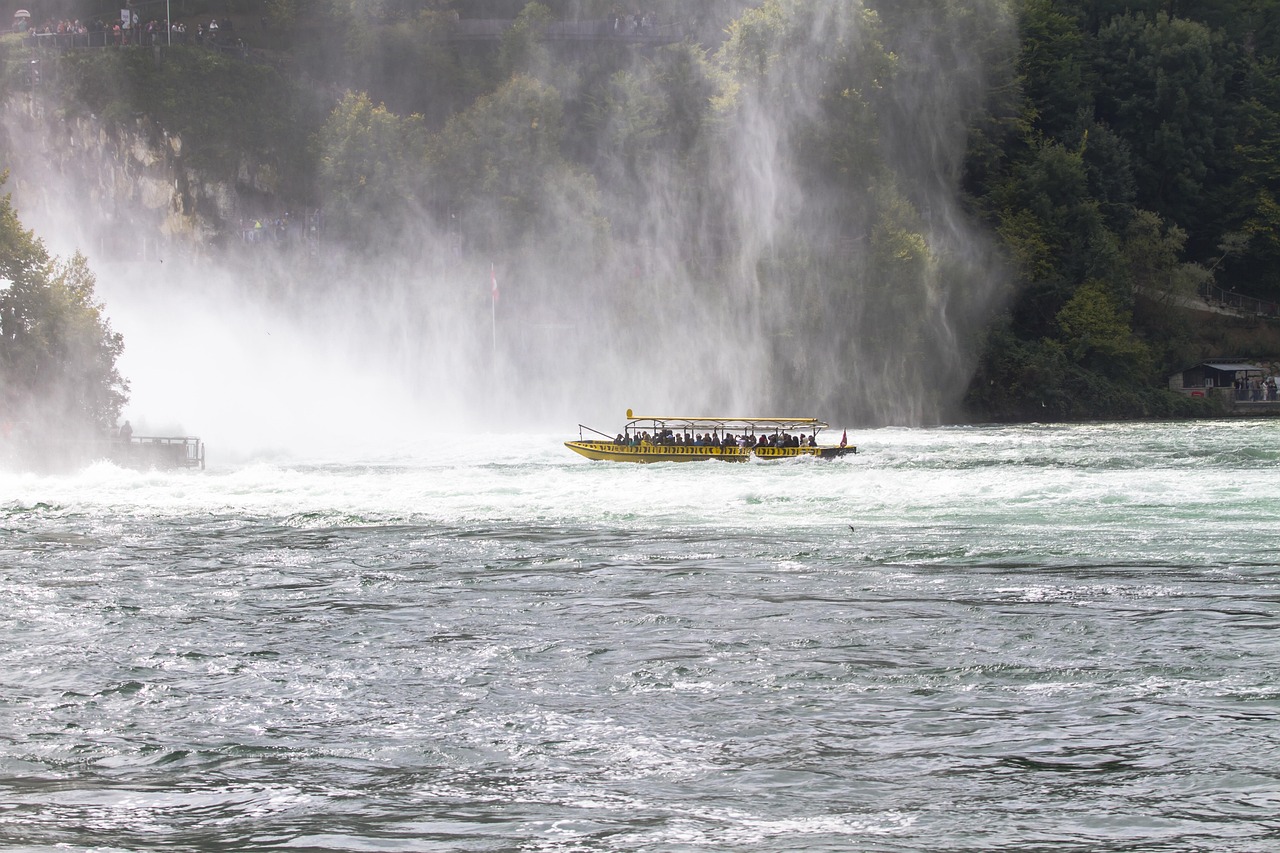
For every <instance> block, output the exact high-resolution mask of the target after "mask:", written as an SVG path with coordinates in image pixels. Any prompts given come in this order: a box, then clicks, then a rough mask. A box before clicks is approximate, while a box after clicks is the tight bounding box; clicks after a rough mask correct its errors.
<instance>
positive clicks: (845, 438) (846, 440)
mask: <svg viewBox="0 0 1280 853" xmlns="http://www.w3.org/2000/svg"><path fill="white" fill-rule="evenodd" d="M848 444H849V431H848V430H845V431H844V435H842V436H840V446H841V447H847V446H848Z"/></svg>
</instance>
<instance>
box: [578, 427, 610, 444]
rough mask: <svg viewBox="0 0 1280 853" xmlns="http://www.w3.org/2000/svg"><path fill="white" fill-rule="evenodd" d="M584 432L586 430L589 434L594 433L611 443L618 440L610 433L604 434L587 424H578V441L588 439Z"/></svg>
mask: <svg viewBox="0 0 1280 853" xmlns="http://www.w3.org/2000/svg"><path fill="white" fill-rule="evenodd" d="M583 430H586V431H587V432H594V433H595V434H596V435H598V436H600V437H602V438H607V439H609V441H614V440H616V439H617V436H613V435H609V434H608V433H603V432H601V431H600V430H598V429H593V428H592V427H589V426H587V425H586V424H578V439H579V440H580V441H581V440H585V439H586V436H585V435H583V434H582V431H583Z"/></svg>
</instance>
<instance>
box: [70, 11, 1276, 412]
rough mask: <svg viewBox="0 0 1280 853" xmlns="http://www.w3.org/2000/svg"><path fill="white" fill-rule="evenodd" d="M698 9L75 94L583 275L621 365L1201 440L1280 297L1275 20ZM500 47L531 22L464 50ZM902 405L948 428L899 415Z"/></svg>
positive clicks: (210, 158) (579, 288)
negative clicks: (1188, 433)
mask: <svg viewBox="0 0 1280 853" xmlns="http://www.w3.org/2000/svg"><path fill="white" fill-rule="evenodd" d="M175 5H178V4H175ZM694 5H695V6H696V7H697V9H696V10H694V11H689V9H688V7H687V5H686V4H683V3H679V2H674V0H669V2H668V1H667V0H664V1H663V2H655V3H651V4H648V5H647V7H646V12H647V14H648V15H649V16H651V17H648V18H646V25H648V26H661V25H663V24H664V23H670V22H675V21H678V22H680V24H681V25H682V30H681V31H682V32H684V33H685V34H686V36H687V37H686V38H685V39H684V40H683V41H680V42H677V43H671V44H664V45H662V46H647V47H645V46H639V47H636V46H629V45H625V44H620V43H615V42H610V41H609V40H608V39H604V40H601V41H599V42H597V43H590V42H588V43H572V44H569V43H562V42H560V41H557V40H555V39H551V38H548V37H547V33H548V32H549V29H550V28H551V27H552V26H553V25H554V23H555V22H558V21H563V20H566V19H572V20H586V19H592V20H616V19H617V16H618V15H619V13H620V12H622V11H630V10H626V9H623V7H621V6H620V5H619V4H617V3H615V2H610V0H560V2H553V0H543V2H534V3H526V2H523V0H474V1H473V2H447V1H446V0H377V2H372V0H369V1H368V2H367V1H366V0H359V1H358V2H357V0H262V2H255V0H238V2H232V0H228V2H226V3H225V4H223V3H218V4H214V5H212V6H211V5H208V4H206V5H202V4H200V3H199V2H197V0H189V2H185V3H182V4H181V10H182V11H183V12H184V13H192V14H198V13H200V12H203V11H205V10H206V9H208V8H214V7H215V6H216V7H220V8H226V9H232V11H235V12H238V13H240V14H242V15H244V16H245V17H246V19H247V20H251V21H256V22H258V24H259V29H257V30H254V31H253V35H252V37H251V38H250V41H251V42H255V43H260V44H261V45H263V46H265V48H266V49H267V50H268V51H269V52H270V55H273V56H276V57H283V58H286V59H281V60H280V61H279V62H277V65H278V66H279V67H280V68H281V69H285V70H284V71H282V72H278V71H275V70H272V69H270V68H268V67H266V66H262V65H254V64H252V63H238V62H233V61H227V60H221V59H218V58H217V57H214V56H212V55H207V54H199V53H190V54H189V53H186V52H183V51H172V52H170V53H169V54H168V55H167V56H166V58H165V60H164V63H163V64H162V65H161V64H156V63H154V62H152V61H151V59H150V55H149V54H146V53H142V52H139V53H137V54H134V55H133V56H129V55H128V54H120V53H111V52H108V53H107V55H103V54H96V53H85V54H83V55H80V56H75V57H67V58H66V59H64V60H63V61H64V63H65V66H64V69H63V73H62V74H61V75H60V77H59V79H60V80H62V81H63V82H62V84H61V85H63V86H64V89H65V92H66V93H67V95H68V98H69V100H70V101H72V102H76V103H80V104H83V105H87V106H88V107H89V108H92V109H95V110H100V111H101V113H102V114H103V115H105V116H107V117H108V118H111V117H113V116H116V117H118V116H120V115H124V114H130V115H131V114H135V113H137V112H140V111H145V112H148V113H150V114H153V115H155V116H156V117H157V119H158V120H159V121H160V122H161V123H162V124H163V125H164V126H165V127H166V128H167V129H171V130H173V131H175V132H178V133H180V134H182V135H183V138H184V140H192V144H193V145H195V146H196V147H197V148H196V150H197V153H198V159H199V160H201V161H202V162H204V163H205V164H207V165H209V166H210V167H218V168H223V169H229V168H234V163H235V162H236V161H237V160H238V159H241V158H242V157H243V153H244V152H245V151H246V150H247V151H251V152H253V155H254V157H256V158H257V159H259V160H263V161H268V162H271V163H274V164H276V168H277V169H278V171H279V173H280V176H281V179H280V182H279V192H280V194H281V195H282V196H285V197H288V196H293V197H298V198H301V197H307V198H315V199H317V200H318V201H319V202H320V203H322V204H323V205H324V206H325V210H326V214H327V215H328V216H329V221H330V223H331V226H332V233H333V234H335V235H336V239H339V240H342V241H345V242H347V243H348V244H349V245H350V246H352V247H370V248H372V247H376V248H377V250H384V249H385V246H386V244H385V241H383V240H379V239H376V238H378V237H379V236H386V235H403V232H405V230H406V228H407V224H408V225H412V227H413V228H421V222H422V220H424V219H425V220H426V221H427V222H428V223H429V224H430V225H429V228H427V229H425V230H427V231H430V232H432V233H446V232H452V231H455V230H458V229H460V228H463V227H465V231H466V240H467V249H468V251H469V252H470V253H473V255H474V256H476V257H492V255H493V253H495V252H498V251H501V252H502V253H503V254H504V255H506V256H507V257H511V258H518V259H520V260H519V263H521V264H525V265H528V266H530V267H534V266H536V265H537V264H538V263H542V264H543V265H544V266H546V265H547V261H546V260H545V259H546V258H553V259H554V260H555V268H554V270H549V271H548V272H547V273H546V275H544V276H543V277H541V278H539V279H538V280H537V283H536V284H533V285H531V286H530V292H531V293H533V292H536V293H537V294H538V295H539V296H540V297H541V298H544V299H546V298H550V297H552V296H556V297H558V298H560V299H562V300H565V301H568V300H577V301H578V303H579V304H582V305H584V306H585V305H588V304H589V305H590V306H591V307H589V308H587V307H583V308H581V309H580V310H582V311H585V312H588V313H589V314H590V321H591V322H592V323H596V324H598V325H600V326H601V327H603V328H607V329H608V330H609V334H610V335H611V340H613V341H614V342H615V343H616V345H617V347H618V348H619V349H629V351H633V352H634V351H638V350H639V349H640V348H643V347H644V346H645V342H646V338H645V334H646V330H652V329H655V328H671V329H676V330H677V336H678V335H680V334H684V335H686V337H687V335H688V334H689V333H691V332H692V331H693V330H694V329H699V328H713V329H714V330H715V334H716V336H717V340H718V341H719V342H720V344H721V346H722V347H723V348H733V349H735V350H736V351H738V352H741V353H743V354H744V355H743V357H742V362H741V365H740V366H742V367H744V368H745V369H747V370H750V371H753V372H754V375H756V376H758V377H760V378H761V379H762V380H764V381H765V382H766V383H767V384H769V385H771V386H774V387H782V388H786V389H788V391H787V393H788V394H790V395H791V396H790V397H789V398H787V399H800V400H806V401H812V400H819V401H823V402H826V403H828V404H829V405H830V406H832V407H833V408H835V409H836V410H837V411H840V412H841V413H842V414H844V413H850V414H853V417H859V416H862V417H866V418H869V419H871V420H893V419H902V418H911V419H919V418H921V417H924V418H927V417H931V416H932V417H937V416H956V415H957V413H958V412H960V411H961V408H960V406H959V404H960V403H961V402H962V401H961V397H963V410H964V412H965V414H966V416H968V417H974V418H998V419H1023V418H1034V419H1046V418H1080V417H1143V416H1169V415H1179V414H1193V413H1195V409H1194V408H1193V405H1194V403H1193V401H1190V400H1186V399H1184V398H1182V397H1179V396H1175V395H1172V394H1170V393H1168V392H1167V391H1164V390H1162V388H1163V386H1164V377H1165V376H1166V375H1167V374H1168V373H1169V372H1171V371H1172V370H1174V369H1177V368H1180V367H1183V366H1185V364H1187V363H1189V362H1192V361H1194V360H1197V359H1199V358H1201V357H1203V356H1206V355H1210V354H1212V353H1210V352H1208V351H1207V349H1206V345H1205V344H1204V343H1203V342H1202V341H1201V339H1199V338H1198V337H1197V330H1196V327H1195V321H1194V318H1193V317H1192V316H1191V315H1189V314H1187V313H1186V311H1184V310H1182V309H1184V308H1185V307H1186V306H1188V305H1194V304H1196V300H1197V299H1198V296H1197V294H1198V293H1199V292H1201V291H1202V289H1203V288H1205V287H1207V286H1210V285H1213V286H1218V287H1222V288H1228V289H1235V290H1237V291H1239V292H1242V293H1247V294H1250V295H1252V296H1256V297H1259V298H1266V299H1280V73H1277V72H1280V7H1278V6H1277V5H1276V4H1275V3H1273V2H1268V0H1215V1H1214V2H1199V3H1184V2H1177V0H1147V1H1146V2H1133V1H1132V0H1129V1H1128V2H1121V1H1120V0H894V2H877V0H866V2H800V0H760V2H754V3H748V2H720V3H708V4H694ZM485 17H505V18H514V19H515V21H516V23H515V25H514V26H512V27H511V28H509V29H508V30H506V32H505V33H504V34H503V36H502V38H501V40H500V41H497V42H487V43H482V42H476V43H464V42H457V41H451V40H449V39H448V38H447V35H448V33H449V32H450V27H452V26H454V25H455V24H456V22H457V21H458V20H459V18H462V19H465V18H485ZM623 20H624V23H623V26H628V25H629V17H628V18H624V19H623ZM242 29H243V28H242ZM304 79H305V80H306V82H307V84H308V85H307V86H303V85H300V81H301V80H304ZM316 84H319V85H316ZM304 91H310V92H317V91H327V92H330V93H335V94H334V96H333V98H332V100H331V101H330V103H329V106H328V107H326V109H330V108H331V109H330V111H329V113H328V117H327V119H323V118H322V116H321V114H320V113H319V112H318V111H317V110H316V109H315V108H314V107H313V104H314V103H315V102H314V101H312V100H309V99H308V98H307V97H304V96H303V95H302V92H304ZM337 93H341V94H337ZM458 223H465V225H464V226H462V225H459V224H458ZM646 247H647V249H648V251H646ZM654 247H659V248H660V249H661V251H659V252H655V251H653V249H654ZM537 258H541V259H542V260H540V261H539V260H536V259H537ZM623 270H638V271H639V272H640V277H639V278H637V277H635V276H633V275H630V274H628V275H622V274H621V273H620V271H623ZM531 278H532V276H531ZM601 282H607V283H609V284H608V286H606V287H605V288H603V289H601V288H600V286H599V285H600V283H601ZM655 295H656V296H658V297H661V298H657V299H653V298H649V297H652V296H655ZM673 296H675V297H679V298H678V299H672V298H671V297H673ZM673 305H675V306H677V307H674V308H673ZM673 314H678V315H679V316H673ZM902 318H910V322H901V320H902ZM993 318H994V319H993ZM890 319H892V320H894V322H888V320H890ZM975 330H983V331H981V332H980V333H975ZM797 341H818V342H821V343H822V344H823V346H822V347H821V348H820V349H821V352H815V351H814V348H812V347H808V348H806V347H805V346H798V345H797V344H796V342H797ZM690 354H691V355H692V356H694V357H697V356H698V353H696V352H692V353H690ZM1219 354H1230V355H1262V353H1251V352H1232V353H1219ZM855 364H856V365H858V370H857V372H856V374H855V372H854V371H853V370H852V369H851V367H852V366H853V365H855ZM833 375H841V376H842V378H841V380H840V384H839V385H837V386H836V387H828V386H829V385H830V379H831V377H832V376H833ZM901 387H910V388H913V389H920V392H921V396H922V399H923V402H922V403H921V404H919V405H918V406H917V407H916V408H914V409H911V410H908V411H904V410H903V409H901V408H900V407H899V408H885V409H877V408H876V406H877V401H878V400H882V399H884V397H885V393H886V391H887V389H892V388H901ZM966 388H967V391H965V390H964V389H966ZM824 395H825V396H824ZM842 400H844V401H846V402H845V403H843V404H842V403H841V401H842ZM848 401H852V402H848ZM842 405H843V406H844V407H845V408H843V410H842V409H841V407H842ZM806 408H808V406H806ZM850 409H854V410H856V413H851V412H850Z"/></svg>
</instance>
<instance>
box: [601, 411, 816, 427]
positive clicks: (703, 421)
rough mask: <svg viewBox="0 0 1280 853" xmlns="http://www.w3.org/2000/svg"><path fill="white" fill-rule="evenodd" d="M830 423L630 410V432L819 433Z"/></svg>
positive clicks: (628, 419)
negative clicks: (664, 413) (790, 431)
mask: <svg viewBox="0 0 1280 853" xmlns="http://www.w3.org/2000/svg"><path fill="white" fill-rule="evenodd" d="M827 426H828V424H826V423H824V422H823V421H820V420H818V419H817V418H735V417H687V416H680V415H645V416H639V415H635V414H633V413H632V411H631V410H630V409H627V426H626V429H627V431H628V432H631V431H632V430H634V429H637V428H639V429H646V428H651V429H670V430H699V429H700V430H711V431H713V432H715V431H725V430H727V431H729V432H765V431H771V430H781V431H787V430H796V431H811V432H818V431H819V430H823V429H826V428H827Z"/></svg>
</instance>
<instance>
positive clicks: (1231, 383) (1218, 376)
mask: <svg viewBox="0 0 1280 853" xmlns="http://www.w3.org/2000/svg"><path fill="white" fill-rule="evenodd" d="M1265 373H1266V371H1265V370H1263V369H1262V368H1261V367H1259V366H1258V365H1256V364H1253V363H1252V362H1250V361H1249V360H1248V359H1245V358H1215V359H1212V360H1210V361H1202V362H1200V363H1199V364H1195V365H1192V366H1191V367H1187V368H1184V369H1183V370H1181V371H1179V372H1178V373H1175V374H1173V375H1172V376H1170V377H1169V389H1170V390H1171V391H1181V392H1182V393H1184V394H1192V395H1193V396H1201V395H1203V394H1204V393H1205V392H1206V389H1213V388H1235V387H1236V383H1237V382H1246V383H1247V382H1248V381H1249V380H1251V379H1262V378H1263V376H1264V374H1265ZM1197 391H1199V392H1200V394H1199V395H1197V394H1195V392H1197Z"/></svg>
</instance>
